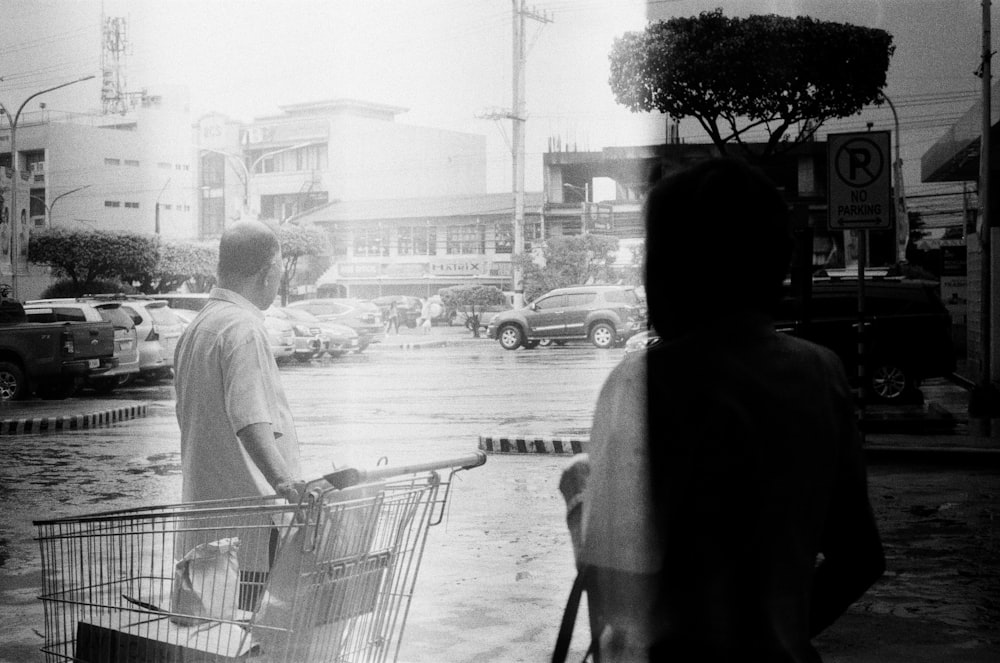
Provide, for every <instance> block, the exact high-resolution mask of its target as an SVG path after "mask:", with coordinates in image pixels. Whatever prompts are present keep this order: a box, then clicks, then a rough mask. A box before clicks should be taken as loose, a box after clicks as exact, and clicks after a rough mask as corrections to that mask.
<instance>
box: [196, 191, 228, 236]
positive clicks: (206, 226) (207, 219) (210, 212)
mask: <svg viewBox="0 0 1000 663" xmlns="http://www.w3.org/2000/svg"><path fill="white" fill-rule="evenodd" d="M225 226H226V206H225V200H224V199H223V198H221V197H208V198H203V199H202V201H201V233H202V237H218V236H219V235H220V234H221V233H222V229H223V228H225Z"/></svg>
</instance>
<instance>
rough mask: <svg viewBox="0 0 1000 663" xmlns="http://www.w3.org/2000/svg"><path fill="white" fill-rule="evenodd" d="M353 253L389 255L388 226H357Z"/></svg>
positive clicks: (359, 254) (358, 254)
mask: <svg viewBox="0 0 1000 663" xmlns="http://www.w3.org/2000/svg"><path fill="white" fill-rule="evenodd" d="M354 255H356V256H360V257H364V256H387V255H389V230H388V228H382V227H377V228H359V229H357V230H355V231H354Z"/></svg>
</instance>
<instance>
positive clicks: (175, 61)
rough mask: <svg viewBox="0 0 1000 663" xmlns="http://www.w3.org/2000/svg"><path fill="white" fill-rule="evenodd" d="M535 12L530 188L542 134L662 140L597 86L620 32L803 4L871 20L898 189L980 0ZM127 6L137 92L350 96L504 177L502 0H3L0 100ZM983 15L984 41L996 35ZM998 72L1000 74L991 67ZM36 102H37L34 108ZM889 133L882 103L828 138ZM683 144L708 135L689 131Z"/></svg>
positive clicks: (95, 58)
mask: <svg viewBox="0 0 1000 663" xmlns="http://www.w3.org/2000/svg"><path fill="white" fill-rule="evenodd" d="M529 6H530V7H531V8H533V9H535V10H537V11H539V12H545V13H546V15H547V16H548V17H549V18H551V22H547V23H542V22H539V21H533V20H529V21H528V34H529V51H528V61H527V94H526V105H527V109H528V114H529V123H528V127H527V144H528V158H527V166H528V171H527V185H528V189H529V190H540V189H541V154H542V153H543V152H544V151H545V149H546V144H547V141H548V138H549V137H553V136H558V137H560V138H561V140H562V141H563V143H564V144H568V145H570V146H576V147H577V148H578V149H600V148H602V147H605V146H610V145H637V144H649V143H657V142H661V141H662V140H663V135H664V132H663V122H662V119H661V118H659V117H649V116H646V115H633V114H631V113H629V112H628V111H626V110H624V109H622V108H620V107H618V106H617V105H616V104H615V103H614V101H613V99H612V98H611V93H610V91H609V89H608V85H607V79H608V57H607V56H608V52H609V49H610V46H611V43H612V41H613V39H614V38H615V37H616V36H618V35H621V34H622V33H623V32H625V31H627V30H639V29H642V27H643V26H644V24H645V21H646V11H647V8H648V10H649V13H650V16H652V17H654V18H667V17H669V16H691V15H695V14H697V13H699V12H701V11H706V10H710V9H713V8H715V7H717V6H722V7H723V8H724V11H725V12H726V13H727V14H729V15H738V16H745V15H747V14H751V13H779V14H783V15H795V14H807V15H810V16H814V17H816V18H819V19H824V20H834V21H843V22H849V23H854V24H858V25H865V26H870V27H880V28H883V29H885V30H887V31H889V32H890V33H891V34H892V35H893V37H894V43H895V44H896V53H895V55H894V57H893V59H892V64H891V66H890V71H889V85H888V87H887V90H886V91H887V93H888V95H889V96H890V98H892V99H893V101H894V103H895V104H896V106H897V109H898V110H899V114H900V120H901V131H900V135H901V142H900V145H901V147H902V152H903V159H904V163H905V165H906V171H905V172H906V179H907V191H908V193H909V192H912V191H914V190H916V189H917V188H920V187H919V184H918V182H917V179H918V178H919V159H920V156H921V155H922V154H923V153H924V152H925V151H926V150H927V149H928V148H929V147H930V146H931V145H932V144H933V142H934V141H935V140H936V139H937V138H938V137H939V136H940V135H941V134H942V133H943V132H944V131H945V129H946V128H947V126H950V124H951V122H952V121H954V119H955V118H957V117H958V116H959V115H961V113H962V112H964V111H965V110H967V109H968V108H969V106H970V105H971V104H972V103H973V102H974V101H975V99H976V97H977V95H978V91H979V79H977V78H975V77H974V76H973V75H972V71H973V70H974V69H975V68H976V67H977V66H978V64H979V54H980V49H981V5H980V2H978V1H976V0H836V1H835V2H834V1H830V0H812V1H806V0H800V1H792V0H709V1H705V0H677V1H671V0H667V1H651V2H649V3H648V7H647V3H646V2H643V1H642V0H537V1H536V2H533V3H530V2H529ZM102 12H103V14H104V15H106V16H123V17H125V18H126V19H127V21H128V28H129V34H128V37H129V43H130V50H129V53H128V56H127V74H128V81H129V85H130V87H131V88H133V89H135V90H138V89H141V88H147V89H149V90H150V91H151V92H157V91H162V90H164V89H167V88H168V86H174V85H184V86H187V87H188V88H189V91H190V100H191V106H192V110H193V111H194V112H195V113H196V114H197V113H202V112H208V111H220V112H223V113H225V114H227V115H230V116H232V117H234V118H235V119H238V120H243V121H249V120H251V119H253V118H254V117H258V116H261V115H267V114H271V113H275V112H278V110H279V108H278V107H279V106H281V105H285V104H292V103H300V102H307V101H316V100H321V99H331V98H340V97H351V98H357V99H364V100H369V101H375V102H381V103H386V104H391V105H396V106H402V107H405V108H408V109H410V110H409V112H408V113H406V114H404V115H402V116H400V117H399V118H398V121H400V122H405V123H412V124H420V125H430V126H441V127H448V128H454V129H457V130H461V131H469V132H474V133H481V134H483V135H484V136H486V137H487V141H488V151H489V154H488V158H489V167H488V171H489V183H488V186H489V189H490V190H491V191H504V190H508V189H509V187H510V152H509V147H508V145H507V143H506V136H507V135H509V132H510V123H509V121H507V122H494V121H492V120H486V119H477V117H476V115H477V114H481V113H483V112H484V111H488V110H490V109H496V108H503V109H507V108H510V106H511V97H512V92H511V87H512V86H511V59H512V35H511V2H510V0H421V1H416V0H197V1H191V2H186V1H176V0H159V1H157V2H150V1H148V0H144V1H139V0H132V1H126V0H105V1H104V2H100V1H98V0H79V1H70V0H33V1H31V2H25V1H18V0H0V15H2V16H4V20H3V21H2V23H0V77H2V78H3V80H2V81H0V102H3V103H5V104H7V105H8V106H13V107H15V108H16V107H17V106H18V105H19V104H20V103H21V102H22V101H23V100H24V99H25V98H26V97H27V96H29V95H30V94H32V93H34V92H36V91H38V90H39V89H44V88H45V87H49V86H51V85H56V84H58V83H60V82H64V81H66V80H72V79H74V78H77V77H79V76H84V75H87V74H91V73H94V74H98V73H99V70H100V55H101V51H100V21H101V15H102ZM998 14H1000V9H996V11H994V20H993V21H992V22H993V29H994V35H996V37H995V43H996V42H1000V32H997V27H998V20H997V15H998ZM998 70H1000V67H998ZM42 100H44V101H45V102H46V103H47V105H48V107H49V108H51V109H56V110H72V111H93V110H95V109H99V107H100V87H99V84H98V82H97V80H94V81H89V82H86V83H82V84H79V85H76V86H73V87H71V88H67V89H65V90H61V91H57V92H53V93H49V94H46V95H45V96H44V97H42V98H40V99H39V100H38V101H42ZM34 108H37V107H36V106H35V102H32V103H31V104H29V106H28V110H32V109H34ZM867 121H872V122H875V123H876V126H875V128H876V129H893V123H892V115H891V113H890V112H889V111H888V109H887V108H883V109H873V110H870V111H867V112H865V113H864V114H862V115H861V116H859V117H857V118H852V119H850V120H842V121H838V122H835V123H832V124H830V125H828V126H827V127H826V128H825V131H854V130H859V131H862V130H864V129H865V124H866V122H867ZM682 136H683V137H684V138H685V139H686V140H689V141H702V140H705V137H704V136H703V135H701V134H700V131H699V130H698V129H697V127H696V125H693V124H691V125H688V124H684V125H682Z"/></svg>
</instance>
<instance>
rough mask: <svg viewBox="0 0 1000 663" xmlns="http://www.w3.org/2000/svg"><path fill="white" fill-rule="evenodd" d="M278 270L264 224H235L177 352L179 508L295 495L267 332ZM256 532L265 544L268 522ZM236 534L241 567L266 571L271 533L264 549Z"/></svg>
mask: <svg viewBox="0 0 1000 663" xmlns="http://www.w3.org/2000/svg"><path fill="white" fill-rule="evenodd" d="M281 270H282V266H281V246H280V244H279V242H278V238H277V235H276V234H275V233H274V232H273V231H272V230H271V229H270V228H269V227H268V226H266V225H265V224H263V223H260V222H257V221H254V222H241V223H237V224H235V225H233V226H232V227H230V228H229V229H227V230H226V232H225V233H224V234H223V236H222V239H221V241H220V243H219V266H218V283H219V285H218V287H216V288H213V289H212V291H211V293H210V294H209V300H208V303H207V304H206V305H205V307H204V308H203V309H202V310H201V311H200V312H199V314H198V315H197V316H196V317H195V319H194V320H193V321H192V322H191V324H190V325H189V326H188V327H187V329H186V330H185V331H184V334H183V335H182V336H181V339H180V341H179V342H178V344H177V349H176V351H175V353H174V372H175V379H174V386H175V389H176V391H177V421H178V423H179V425H180V429H181V467H182V476H183V487H182V498H183V500H184V501H185V502H196V501H204V500H216V499H229V498H254V497H266V496H269V495H274V494H277V495H279V496H281V497H284V498H285V499H286V500H288V501H289V502H291V503H296V502H297V501H298V499H299V496H300V493H301V490H302V483H301V481H300V480H299V478H300V468H299V448H298V440H297V438H296V435H295V427H294V424H293V422H292V416H291V411H290V409H289V406H288V400H287V399H286V397H285V392H284V389H283V388H282V384H281V376H280V374H279V372H278V368H277V364H276V363H275V361H274V356H273V355H272V354H271V350H270V346H269V344H268V338H267V330H266V328H265V327H264V314H263V310H264V309H266V308H267V307H268V306H270V305H271V303H272V302H273V301H274V298H275V295H276V294H277V291H278V286H279V283H280V280H281ZM259 529H260V532H259V533H258V534H260V536H258V537H256V538H258V539H263V541H266V540H267V538H268V537H267V536H264V535H265V534H266V533H267V529H268V528H267V524H266V523H264V524H263V525H262V526H261V527H260V528H259ZM241 538H242V539H243V540H242V541H241V550H240V568H241V570H244V571H251V570H252V571H256V572H263V571H266V570H267V569H268V567H269V564H270V559H269V558H272V557H273V554H274V547H275V545H276V542H275V537H274V536H273V534H272V535H271V536H270V539H271V540H270V542H269V544H268V545H264V543H263V541H261V540H258V541H254V538H255V537H253V536H251V535H250V533H249V532H244V533H243V536H242V537H241Z"/></svg>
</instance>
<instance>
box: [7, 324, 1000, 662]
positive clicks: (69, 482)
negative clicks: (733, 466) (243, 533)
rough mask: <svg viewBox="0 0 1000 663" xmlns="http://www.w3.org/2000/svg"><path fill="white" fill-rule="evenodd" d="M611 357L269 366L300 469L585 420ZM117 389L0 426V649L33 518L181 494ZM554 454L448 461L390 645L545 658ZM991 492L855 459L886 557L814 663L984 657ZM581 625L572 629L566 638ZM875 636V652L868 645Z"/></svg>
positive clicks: (490, 355) (989, 626)
mask: <svg viewBox="0 0 1000 663" xmlns="http://www.w3.org/2000/svg"><path fill="white" fill-rule="evenodd" d="M621 356H622V351H621V350H612V351H600V350H597V349H595V348H593V347H591V346H588V345H583V344H579V345H574V346H566V347H564V348H548V349H539V350H535V351H531V352H529V351H523V350H522V351H517V352H505V351H503V350H501V349H500V348H499V347H498V346H497V345H496V344H495V343H492V342H483V343H481V344H464V345H459V346H455V347H444V348H435V349H421V350H413V351H403V350H394V351H390V350H388V349H377V348H375V349H372V350H371V351H369V352H366V353H365V354H363V355H351V356H348V357H345V358H342V359H340V360H335V361H331V362H313V363H311V364H307V365H298V364H295V365H291V366H288V367H284V368H283V369H282V376H283V379H284V380H285V386H286V390H287V392H288V394H289V397H290V401H291V405H292V409H293V413H294V415H295V417H296V422H297V426H298V429H299V435H300V439H301V442H302V446H303V457H304V460H305V462H306V466H307V467H308V468H310V469H312V470H315V474H317V475H318V474H321V473H323V472H326V471H328V470H329V469H330V467H331V466H332V465H334V464H336V465H338V466H340V465H344V464H362V465H367V464H374V462H376V461H377V460H378V459H379V458H381V457H386V458H388V459H389V462H390V463H392V464H402V463H406V462H411V461H414V460H427V459H434V458H447V457H453V456H459V455H463V454H466V453H468V452H470V451H471V450H473V449H475V448H476V446H477V442H478V437H479V435H480V434H484V433H495V432H504V433H526V434H542V435H546V434H551V435H568V434H578V433H585V431H586V429H587V428H588V427H589V425H590V418H591V415H592V412H593V405H594V402H595V401H596V398H597V395H598V392H599V389H600V386H601V384H602V383H603V381H604V379H605V377H606V376H607V374H608V373H609V372H610V370H611V368H612V367H613V366H614V365H615V364H616V363H617V362H618V361H619V360H620V358H621ZM120 396H121V397H123V398H131V399H138V400H143V401H145V402H147V403H148V404H149V407H148V415H147V417H145V418H143V419H138V420H133V421H128V422H124V423H121V424H117V425H114V426H109V427H107V428H103V429H96V430H91V431H81V432H67V433H61V434H58V435H46V436H24V437H20V438H17V437H15V438H4V439H2V440H0V444H3V445H4V446H3V457H4V459H5V461H6V462H4V463H3V465H2V467H0V486H2V491H3V492H2V494H0V499H2V500H3V503H4V507H5V508H4V509H3V510H2V512H0V532H2V534H0V538H3V539H6V541H7V546H6V551H7V552H8V554H9V558H8V559H7V560H6V561H5V562H4V563H3V565H2V567H0V621H2V622H3V624H4V628H3V633H2V635H0V661H4V662H7V661H10V662H12V663H13V662H14V661H17V662H18V663H34V662H35V661H40V660H41V655H40V653H39V652H38V646H39V644H40V638H39V637H38V635H37V634H36V633H35V630H41V629H42V617H41V606H40V602H39V601H38V600H37V599H36V598H35V597H36V595H37V593H38V587H39V581H40V570H39V561H38V558H39V554H38V551H37V548H36V546H35V544H34V543H33V541H32V540H31V537H32V535H33V531H34V530H33V527H32V525H31V521H32V519H33V518H49V517H57V516H60V515H69V514H74V513H81V512H94V511H101V510H105V509H113V508H127V507H131V506H138V505H143V504H159V503H169V502H173V501H176V500H177V499H178V496H179V493H180V475H179V471H180V470H179V462H180V459H179V454H178V446H179V436H178V432H177V425H176V421H175V420H174V412H173V392H172V388H171V387H170V386H169V385H161V386H153V387H151V386H142V387H137V388H134V389H130V390H127V391H125V392H123V393H122V394H120ZM568 460H569V458H568V457H567V456H557V455H541V456H540V455H510V456H501V455H493V456H491V457H490V458H489V460H488V462H487V464H486V465H485V466H483V467H481V468H477V469H474V470H471V471H469V472H467V473H463V474H460V475H458V480H457V481H456V482H455V486H454V490H453V492H452V495H451V497H450V506H449V508H448V510H447V512H446V517H445V519H444V522H442V524H441V525H439V526H438V527H436V528H434V529H432V531H431V534H430V537H429V540H428V544H427V550H426V553H425V556H424V560H423V564H422V567H421V572H420V578H419V580H418V583H417V589H416V597H415V599H414V601H413V605H412V607H411V610H410V613H409V618H408V622H407V628H406V632H405V635H404V645H403V649H402V652H401V656H400V660H401V661H411V662H413V663H418V662H425V661H426V662H428V663H429V662H431V661H434V662H438V661H472V660H475V661H485V662H490V661H495V662H496V663H508V662H510V661H537V660H544V659H546V658H547V657H548V656H549V654H550V651H551V647H552V644H553V643H554V639H555V634H556V631H557V628H558V622H559V618H560V616H561V612H562V607H563V602H564V600H565V596H566V594H567V592H568V589H569V586H570V584H571V582H572V577H573V566H572V553H571V550H570V546H569V540H568V537H567V535H566V533H565V528H564V526H563V513H564V511H563V503H562V499H561V497H560V496H559V493H558V489H557V482H558V477H559V473H560V471H561V469H562V468H563V467H564V466H565V464H566V463H567V462H568ZM995 490H996V474H995V472H993V471H989V470H975V469H968V470H964V469H958V470H951V471H949V472H940V471H937V470H934V469H933V468H900V467H892V466H879V467H877V468H873V469H872V472H871V493H872V499H873V503H874V505H875V509H876V513H877V515H878V517H879V519H880V522H881V523H882V527H883V533H884V535H885V539H886V544H887V551H888V553H889V557H890V566H891V571H890V574H889V575H887V578H886V579H885V580H884V581H883V582H882V583H880V585H879V586H877V587H876V588H875V589H874V590H873V591H872V592H870V593H869V594H868V595H867V596H866V597H865V598H864V599H863V600H862V601H861V602H860V603H859V604H858V605H857V606H856V608H855V609H852V612H851V614H850V615H848V616H847V617H846V618H845V619H844V620H842V622H843V626H842V627H841V625H840V624H838V625H837V626H835V627H834V629H832V630H831V631H830V632H829V633H828V634H826V635H824V636H823V638H822V639H821V640H820V644H821V646H822V647H823V648H824V652H825V655H826V660H828V661H840V662H844V663H847V662H857V663H860V662H862V661H865V662H866V661H869V660H872V661H874V660H919V659H906V658H899V659H894V658H892V657H886V656H885V655H884V654H885V651H892V650H894V648H895V647H896V646H902V644H903V643H904V642H910V641H911V640H912V639H913V637H914V634H919V635H921V636H922V637H923V638H924V640H925V641H929V640H933V641H934V642H932V643H930V644H928V647H931V649H929V650H928V651H934V652H937V653H942V654H947V655H948V656H949V657H951V660H960V661H980V660H990V657H992V656H994V655H995V653H996V650H995V649H991V648H992V647H995V643H996V642H998V641H1000V633H998V630H997V626H996V624H997V623H1000V619H998V617H1000V610H998V606H997V604H996V603H995V599H993V598H991V597H994V596H997V595H1000V592H998V591H996V590H998V589H1000V586H998V582H997V567H998V566H1000V565H997V564H995V563H994V564H992V565H990V562H991V561H992V562H996V555H997V538H996V525H995V520H994V518H995V516H996V500H995V496H996V492H995ZM894 638H896V639H898V642H895V641H894ZM582 639H583V635H582V633H581V634H578V635H577V643H580V642H582ZM934 647H937V649H934ZM873 648H874V649H873ZM878 648H881V649H878ZM873 652H876V653H879V657H878V658H866V656H868V655H869V654H873ZM986 654H988V655H989V656H988V657H987V656H986ZM956 656H957V657H956ZM927 660H931V659H927Z"/></svg>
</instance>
